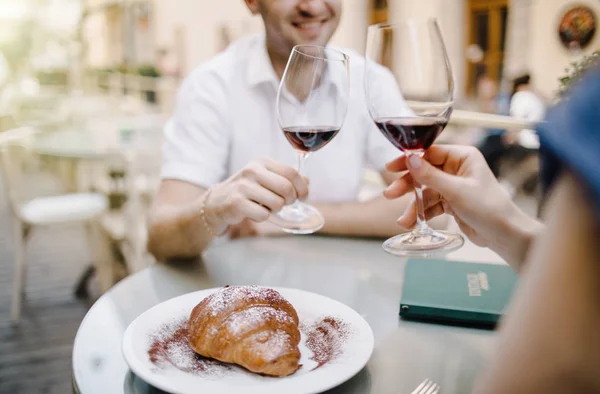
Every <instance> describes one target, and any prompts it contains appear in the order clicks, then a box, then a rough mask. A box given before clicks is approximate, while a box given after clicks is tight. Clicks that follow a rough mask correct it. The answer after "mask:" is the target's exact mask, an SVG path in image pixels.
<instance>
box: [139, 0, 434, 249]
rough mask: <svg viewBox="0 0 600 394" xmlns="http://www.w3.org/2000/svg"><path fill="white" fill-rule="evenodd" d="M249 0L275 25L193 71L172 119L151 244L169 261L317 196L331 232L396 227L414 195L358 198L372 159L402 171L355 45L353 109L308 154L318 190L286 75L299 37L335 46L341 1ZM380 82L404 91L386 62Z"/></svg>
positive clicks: (260, 226) (260, 225)
mask: <svg viewBox="0 0 600 394" xmlns="http://www.w3.org/2000/svg"><path fill="white" fill-rule="evenodd" d="M240 1H241V0H240ZM245 2H246V5H247V7H248V9H249V10H250V11H251V12H252V14H254V15H260V16H261V17H262V19H263V22H264V26H265V32H266V34H265V35H261V36H254V37H250V38H244V39H241V40H238V41H236V42H234V43H232V44H231V45H230V46H229V47H228V48H227V49H226V50H225V51H224V52H222V53H221V54H219V55H217V56H216V57H215V58H213V59H212V60H211V61H209V62H207V63H205V64H202V65H200V66H199V67H198V68H197V69H196V70H195V71H193V72H192V74H191V75H190V76H189V77H187V79H186V80H185V81H184V83H183V86H182V87H181V90H180V93H179V95H178V99H177V104H176V109H175V113H174V114H173V117H172V119H171V121H170V122H169V124H168V125H167V127H166V130H165V140H166V142H165V146H164V157H163V166H162V179H163V180H162V183H161V186H160V189H159V191H158V194H157V197H156V199H155V202H154V205H153V208H152V210H151V214H150V220H149V242H148V247H149V250H150V251H151V252H152V253H153V254H154V256H155V257H156V258H157V259H158V260H164V259H167V258H170V257H186V256H195V255H198V254H199V253H200V252H201V251H202V250H203V249H204V248H205V247H206V246H207V245H208V244H209V243H210V242H211V240H212V239H213V238H214V237H215V236H219V235H222V234H224V233H227V234H229V236H230V237H232V238H235V237H243V236H254V235H263V234H269V233H279V232H280V230H279V229H278V228H276V227H275V226H274V225H273V224H271V223H270V222H268V218H269V215H270V213H271V212H277V211H278V210H279V209H281V208H282V207H283V206H284V205H285V204H290V203H292V202H293V201H294V200H295V199H296V198H306V197H307V196H308V198H309V199H310V202H311V204H313V205H314V206H315V207H317V209H318V210H319V211H320V212H321V213H322V214H323V216H324V218H325V225H324V227H323V228H322V230H321V232H323V233H327V234H336V235H342V236H381V237H387V236H390V235H392V234H396V233H397V231H398V227H397V225H396V223H395V218H396V217H397V214H400V213H401V212H402V211H403V210H404V208H405V207H406V201H387V200H386V199H385V198H383V197H378V198H374V199H371V200H368V201H365V202H359V201H357V196H358V191H359V188H360V186H361V182H362V175H363V170H364V168H365V167H367V166H368V167H371V168H373V169H375V170H377V171H379V172H380V173H381V174H382V176H383V178H384V180H385V181H386V182H387V183H389V182H391V181H392V180H393V179H394V178H393V177H392V176H391V174H389V173H386V172H385V162H386V161H388V160H390V159H391V158H392V157H394V156H395V155H397V150H396V149H395V148H394V147H393V146H392V145H391V144H389V142H388V141H386V140H385V138H384V137H383V136H382V135H381V133H380V132H379V131H378V130H377V129H376V127H375V125H374V123H373V121H372V120H371V118H370V116H369V114H368V111H367V105H366V101H365V97H364V92H363V70H364V62H365V60H364V58H363V57H362V56H361V55H359V54H357V53H354V52H352V51H348V50H344V52H346V53H347V54H349V55H350V66H349V68H350V100H349V105H348V113H347V117H346V120H345V123H344V127H343V129H342V130H341V131H340V133H339V134H338V136H337V137H336V140H335V142H334V143H332V144H330V145H328V146H327V147H326V148H325V149H324V150H323V151H322V152H319V154H318V155H315V156H313V157H311V160H309V161H308V162H307V164H306V168H305V171H306V173H305V174H306V175H307V178H308V179H310V196H309V193H308V191H309V184H308V181H307V179H306V178H303V177H302V176H301V175H300V174H299V173H298V172H297V171H296V170H295V169H294V168H293V167H292V166H293V164H294V163H295V161H296V153H295V152H294V151H293V149H292V148H291V147H290V145H289V143H288V141H287V140H286V139H285V137H284V135H283V132H282V131H281V129H280V127H279V125H278V122H277V117H276V107H275V103H276V96H277V90H278V85H279V81H280V79H281V77H282V75H283V72H284V70H285V67H286V64H287V61H288V57H289V55H290V53H291V51H292V48H293V47H294V46H295V45H299V44H311V45H319V46H325V45H327V43H328V42H329V39H330V38H331V36H332V35H333V33H334V32H335V30H336V29H337V27H338V24H339V21H340V16H341V12H342V5H341V3H342V2H341V0H245ZM378 84H379V86H380V89H381V94H383V95H388V96H389V97H390V100H394V101H396V100H402V97H401V96H400V92H399V91H398V89H397V85H396V82H395V79H394V77H393V75H392V74H391V73H390V72H389V71H387V70H386V69H383V68H382V69H381V75H380V78H379V81H378ZM395 215H396V216H395ZM438 225H439V224H438Z"/></svg>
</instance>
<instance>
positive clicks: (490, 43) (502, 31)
mask: <svg viewBox="0 0 600 394" xmlns="http://www.w3.org/2000/svg"><path fill="white" fill-rule="evenodd" d="M508 12H509V9H508V0H469V1H468V9H467V21H468V26H469V27H468V36H467V40H468V41H467V46H471V45H477V46H478V47H479V49H481V52H482V54H483V57H482V58H481V59H480V60H479V59H478V61H476V62H473V61H472V60H470V59H467V80H466V82H467V86H466V89H467V92H468V93H470V94H473V93H474V92H475V88H476V86H477V82H478V81H479V79H480V78H482V77H484V76H487V77H489V78H491V79H492V80H494V81H496V82H498V83H500V80H501V79H502V70H503V69H504V48H505V43H506V27H507V21H508Z"/></svg>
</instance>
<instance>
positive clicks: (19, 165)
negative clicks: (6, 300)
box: [0, 128, 108, 323]
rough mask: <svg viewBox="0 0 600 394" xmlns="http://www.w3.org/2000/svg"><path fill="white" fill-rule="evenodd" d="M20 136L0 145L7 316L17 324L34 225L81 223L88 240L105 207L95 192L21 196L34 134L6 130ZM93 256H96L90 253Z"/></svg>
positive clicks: (102, 199) (103, 200)
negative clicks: (9, 279)
mask: <svg viewBox="0 0 600 394" xmlns="http://www.w3.org/2000/svg"><path fill="white" fill-rule="evenodd" d="M10 132H11V133H12V134H13V135H15V134H18V135H19V136H20V138H18V139H11V141H8V142H5V143H4V144H2V145H0V155H1V156H2V170H3V173H4V184H5V185H4V186H5V187H4V189H6V190H7V191H8V201H9V205H10V208H11V211H12V213H13V216H14V219H13V242H14V243H15V260H14V280H13V294H12V305H11V318H12V321H13V322H14V323H17V322H18V321H19V320H20V317H21V303H22V297H23V293H24V290H25V283H26V271H27V261H26V257H25V251H26V246H27V240H28V238H29V235H30V233H31V230H33V228H34V227H36V226H50V225H53V224H58V223H73V222H81V223H85V224H86V230H87V232H88V235H89V236H90V239H89V241H92V239H91V230H92V228H93V225H94V224H95V221H97V220H98V219H99V218H100V216H101V215H102V214H103V213H104V212H105V211H106V210H107V208H108V201H107V199H106V197H105V196H103V195H101V194H96V193H74V194H63V195H55V196H49V197H36V198H31V199H26V198H24V188H23V185H24V183H26V182H27V181H28V179H27V177H26V175H27V174H25V169H26V168H27V167H26V166H27V158H28V156H29V155H28V153H29V152H28V146H29V145H30V142H31V140H32V138H33V136H34V134H35V131H34V130H33V129H31V128H20V129H16V130H11V131H10ZM94 257H97V256H94Z"/></svg>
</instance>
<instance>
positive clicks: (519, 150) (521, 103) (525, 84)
mask: <svg viewBox="0 0 600 394" xmlns="http://www.w3.org/2000/svg"><path fill="white" fill-rule="evenodd" d="M530 82H531V76H530V75H529V74H525V75H522V76H520V77H517V78H515V80H514V81H513V89H512V94H511V98H510V110H509V113H508V114H509V115H510V116H514V117H516V118H520V119H524V120H527V121H529V122H531V123H536V122H539V121H541V120H542V119H543V118H544V115H545V113H546V106H545V104H544V102H543V101H542V99H541V98H540V97H539V96H538V95H537V94H536V93H534V92H533V90H532V89H531V85H530ZM538 148H539V140H538V137H537V135H536V133H535V131H534V130H531V129H522V130H502V131H501V132H497V133H493V134H491V135H489V136H488V138H486V140H485V141H484V143H483V144H482V145H481V146H480V148H479V149H480V150H481V153H482V154H483V156H484V157H485V159H486V162H487V163H488V166H489V167H490V168H491V169H492V172H493V173H494V175H495V176H496V177H501V174H500V167H501V165H502V164H503V162H505V161H507V160H510V161H512V162H515V163H522V162H523V160H524V159H526V158H527V157H528V156H532V155H537V150H538ZM532 177H533V178H534V179H533V181H536V180H537V167H535V168H534V169H533V173H532V174H523V175H522V176H519V178H521V179H520V180H519V181H518V183H519V184H513V183H511V182H509V181H508V180H506V179H501V183H502V185H503V187H504V188H505V189H507V191H508V192H509V193H510V194H511V195H514V194H515V193H516V190H517V188H518V187H520V186H522V185H521V184H520V183H523V186H525V185H528V184H531V181H532V179H531V178H532ZM534 183H535V182H534ZM531 188H532V187H531V186H526V189H528V190H529V189H531Z"/></svg>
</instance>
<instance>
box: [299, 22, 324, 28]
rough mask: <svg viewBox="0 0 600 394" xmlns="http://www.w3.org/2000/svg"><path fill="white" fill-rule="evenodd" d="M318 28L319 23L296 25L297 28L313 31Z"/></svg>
mask: <svg viewBox="0 0 600 394" xmlns="http://www.w3.org/2000/svg"><path fill="white" fill-rule="evenodd" d="M319 26H321V22H311V23H298V27H299V28H301V29H314V28H317V27H319Z"/></svg>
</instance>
